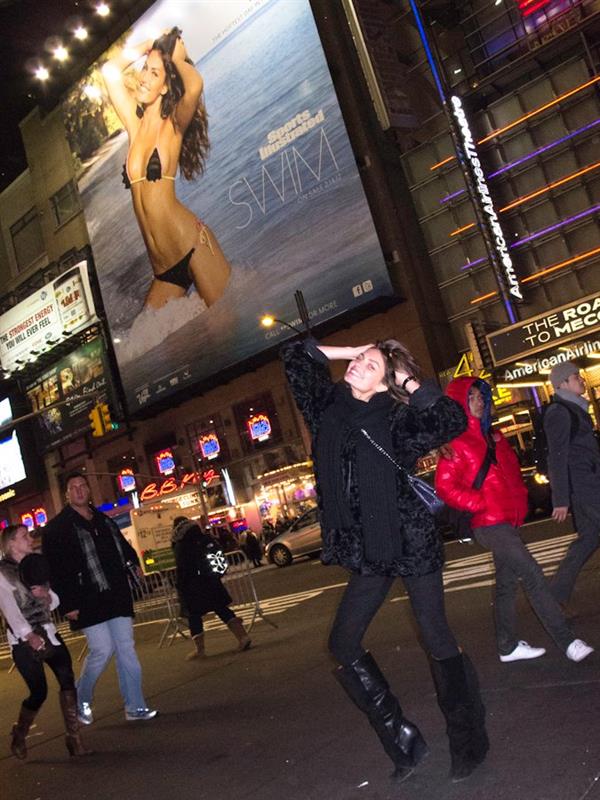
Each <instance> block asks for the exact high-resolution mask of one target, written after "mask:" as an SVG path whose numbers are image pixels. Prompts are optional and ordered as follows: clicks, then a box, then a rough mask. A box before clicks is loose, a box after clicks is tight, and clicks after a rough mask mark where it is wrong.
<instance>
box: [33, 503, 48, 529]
mask: <svg viewBox="0 0 600 800" xmlns="http://www.w3.org/2000/svg"><path fill="white" fill-rule="evenodd" d="M33 517H34V519H35V524H36V525H37V527H38V528H43V527H44V525H46V524H47V522H48V514H47V513H46V509H45V508H36V509H35V511H34V512H33Z"/></svg>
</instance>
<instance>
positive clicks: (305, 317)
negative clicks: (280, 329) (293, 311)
mask: <svg viewBox="0 0 600 800" xmlns="http://www.w3.org/2000/svg"><path fill="white" fill-rule="evenodd" d="M294 300H295V301H296V306H297V307H298V313H299V314H300V319H301V320H302V322H303V323H304V328H305V331H304V332H305V333H310V320H309V314H308V309H307V307H306V303H305V302H304V295H303V294H302V292H301V291H300V289H297V290H296V291H295V292H294ZM276 322H278V323H279V324H280V325H285V327H286V328H290V329H291V330H293V331H295V332H296V333H299V334H300V336H302V335H303V331H300V330H298V328H296V326H295V325H291V324H290V323H289V322H284V321H283V320H282V319H277V317H274V316H273V315H272V314H265V315H264V316H262V317H261V319H260V324H261V325H262V326H263V328H272V327H273V325H274V324H275V323H276Z"/></svg>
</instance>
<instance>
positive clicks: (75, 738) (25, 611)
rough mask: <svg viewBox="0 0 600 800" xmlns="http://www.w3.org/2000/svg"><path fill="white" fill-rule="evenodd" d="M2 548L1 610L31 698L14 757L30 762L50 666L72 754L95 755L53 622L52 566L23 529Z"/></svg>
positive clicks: (11, 529)
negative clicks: (30, 737)
mask: <svg viewBox="0 0 600 800" xmlns="http://www.w3.org/2000/svg"><path fill="white" fill-rule="evenodd" d="M1 544H2V554H3V556H2V559H0V611H1V612H2V615H3V616H4V619H5V620H6V626H7V633H8V641H9V644H10V646H11V655H12V658H13V661H14V663H15V666H16V668H17V670H18V671H19V673H20V674H21V677H22V678H23V680H24V681H25V683H26V684H27V687H28V689H29V693H30V694H29V697H27V698H26V699H25V700H24V701H23V703H22V705H21V709H20V712H19V718H18V720H17V722H15V724H14V725H13V728H12V734H11V735H12V739H11V745H10V749H11V752H12V754H13V755H14V756H15V757H16V758H19V759H24V758H26V757H27V734H28V732H29V729H30V727H31V725H32V724H33V721H34V720H35V718H36V716H37V713H38V711H39V710H40V708H41V707H42V705H43V704H44V701H45V700H46V697H47V694H48V684H47V682H46V675H45V672H44V662H46V663H47V664H48V666H49V667H50V669H51V670H52V672H54V675H55V676H56V679H57V681H58V684H59V686H60V694H59V699H60V708H61V711H62V715H63V718H64V723H65V731H66V737H65V743H66V745H67V750H68V751H69V755H71V756H84V755H88V754H89V753H91V750H88V749H87V748H86V747H85V746H84V744H83V742H82V741H81V737H80V735H79V722H78V720H77V691H76V689H75V677H74V675H73V666H72V663H71V656H70V654H69V651H68V649H67V647H66V645H65V643H64V642H63V640H62V638H61V636H60V634H59V633H58V631H57V630H56V627H55V626H54V624H53V622H52V617H51V611H52V610H53V609H55V608H56V607H57V606H58V604H59V599H58V596H57V595H56V594H55V593H54V592H53V591H52V590H51V589H50V587H49V570H48V564H47V562H46V560H45V558H44V557H43V556H41V555H39V554H37V553H33V543H32V540H31V536H30V534H29V531H28V530H27V528H26V527H25V526H24V525H9V526H8V527H7V528H5V529H4V530H3V531H2V536H1Z"/></svg>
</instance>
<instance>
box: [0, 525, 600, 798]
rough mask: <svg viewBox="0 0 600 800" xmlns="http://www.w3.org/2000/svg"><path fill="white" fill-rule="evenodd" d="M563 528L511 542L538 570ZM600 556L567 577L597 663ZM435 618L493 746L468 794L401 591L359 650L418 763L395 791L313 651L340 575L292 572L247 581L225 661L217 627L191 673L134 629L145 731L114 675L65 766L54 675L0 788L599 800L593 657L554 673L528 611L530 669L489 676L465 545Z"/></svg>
mask: <svg viewBox="0 0 600 800" xmlns="http://www.w3.org/2000/svg"><path fill="white" fill-rule="evenodd" d="M570 532H571V531H570V529H569V526H568V525H565V526H554V525H553V524H552V523H550V522H546V523H541V524H536V525H532V526H528V527H527V528H526V529H525V531H524V535H525V538H526V540H527V541H528V542H529V543H530V546H531V547H532V550H533V552H534V553H535V554H536V557H537V558H538V559H539V560H540V561H541V562H542V563H543V565H544V567H545V569H547V570H548V571H549V572H551V571H553V570H554V569H555V567H556V564H557V563H558V560H559V559H560V557H561V555H562V553H563V552H564V549H565V547H566V546H567V544H568V541H569V534H570ZM599 572H600V553H598V554H596V555H595V556H594V557H593V559H591V561H590V562H589V563H588V565H587V566H586V569H585V571H584V572H583V573H582V575H581V577H580V580H579V583H578V587H577V591H576V596H575V598H574V604H573V605H574V609H575V610H576V611H577V617H576V619H574V620H573V623H572V624H573V626H574V629H575V632H576V635H580V636H582V637H583V638H585V639H587V640H588V641H589V642H590V643H592V644H594V645H595V646H596V647H598V649H599V650H600V631H599V626H598V622H599V612H598V607H599V601H600V582H599V580H598V578H599ZM445 575H446V577H445V580H446V591H447V607H448V616H449V619H450V621H451V624H452V626H453V628H454V630H455V632H456V634H457V637H458V638H459V640H460V641H461V643H462V645H463V647H464V649H465V650H466V651H467V652H469V653H470V655H471V657H472V658H473V660H474V662H475V664H476V666H477V668H478V670H479V674H480V680H481V683H482V688H483V696H484V700H485V703H486V706H487V709H488V728H489V733H490V739H491V750H490V754H489V756H488V759H487V761H486V763H485V764H484V765H483V766H482V767H480V768H479V769H478V770H477V771H476V772H475V773H474V774H473V775H472V776H471V777H470V778H469V779H468V780H466V781H464V782H462V783H459V784H453V783H451V782H450V781H449V780H448V778H447V774H448V768H449V756H448V747H447V740H446V736H445V732H444V723H443V719H442V717H441V714H440V712H439V709H438V708H437V704H436V701H435V695H434V691H433V685H432V682H431V678H430V675H429V671H428V667H427V661H426V658H425V656H424V654H423V652H422V650H421V649H420V647H419V645H418V643H417V641H416V637H415V634H414V630H413V625H412V620H411V616H410V613H409V607H408V605H407V603H406V601H405V597H404V592H403V589H402V585H401V583H400V582H397V584H396V585H395V586H394V588H393V589H392V592H391V593H390V596H389V598H388V601H387V602H386V603H385V604H384V606H383V607H382V609H381V611H380V612H379V614H378V615H377V617H376V619H375V620H374V622H373V624H372V626H371V628H370V630H369V631H368V633H367V637H366V641H365V643H366V645H367V646H368V647H369V648H370V649H371V650H372V652H373V654H374V655H375V657H376V659H377V661H378V662H379V664H380V666H381V667H382V669H383V670H384V672H385V673H386V675H387V677H388V680H389V681H390V683H391V685H392V686H393V687H394V689H395V690H396V692H397V694H398V696H399V697H400V699H401V702H402V705H403V706H404V708H405V712H406V714H407V716H408V717H409V718H411V719H413V720H414V721H415V722H417V723H418V725H419V727H420V728H421V730H422V731H423V733H424V735H425V737H426V738H427V741H428V743H429V745H430V749H431V754H430V756H429V758H428V759H427V760H426V761H425V762H423V764H422V765H421V766H420V767H419V769H418V770H417V771H415V773H414V774H413V775H412V776H411V777H410V778H409V780H408V781H406V782H405V783H403V784H402V785H401V786H394V784H393V783H392V782H391V781H390V778H389V775H390V772H391V764H390V763H389V761H388V759H387V757H386V756H385V754H384V753H383V751H382V750H381V748H380V746H379V743H378V742H377V740H376V737H375V736H374V734H373V733H372V731H371V729H370V727H369V725H368V723H367V722H366V721H365V719H364V717H363V716H362V715H361V714H360V713H359V712H358V711H357V710H356V709H355V708H354V707H353V706H352V705H351V704H350V703H349V702H348V701H347V700H346V698H345V696H344V695H343V693H342V691H341V689H340V688H339V687H338V685H337V683H336V682H335V681H334V679H333V678H332V676H331V674H330V670H331V668H332V666H333V665H332V664H331V662H330V660H329V658H328V656H327V652H326V641H327V633H328V629H329V626H330V624H331V619H332V616H333V614H334V612H335V608H336V605H337V603H338V602H339V599H340V596H341V593H342V591H343V585H344V583H345V578H346V576H345V573H344V572H343V571H341V570H338V569H335V568H327V569H325V568H323V567H322V566H321V565H320V564H319V562H318V561H315V560H312V561H311V560H308V559H307V560H304V561H301V562H298V563H295V564H294V565H293V566H291V567H288V568H285V569H277V568H275V567H265V568H261V569H258V570H255V571H254V579H255V584H256V587H257V591H258V594H259V597H260V598H261V606H262V609H263V612H264V614H265V616H266V617H267V618H268V619H269V620H270V621H271V622H272V623H274V624H276V625H277V626H278V627H277V628H274V627H272V626H271V625H268V624H266V623H265V622H263V621H258V622H257V623H256V624H255V626H254V629H253V631H252V637H253V640H254V643H255V646H254V647H253V648H252V649H251V650H250V651H248V652H247V653H242V654H238V653H237V652H235V651H234V649H233V648H234V646H235V642H234V640H233V638H232V637H231V634H229V632H228V631H226V630H225V629H223V628H222V627H221V626H217V624H216V623H214V622H212V621H209V623H208V625H207V650H208V653H209V657H208V658H207V659H205V660H204V661H202V662H200V663H197V662H187V661H185V654H186V653H187V652H188V651H189V650H190V643H189V641H184V640H182V639H180V638H177V639H176V640H175V641H174V643H173V644H172V646H170V647H163V648H161V649H159V648H158V647H157V643H158V640H159V637H160V634H161V632H162V624H161V623H153V624H148V625H141V626H139V627H138V628H137V638H138V643H139V654H140V659H141V661H142V664H143V668H144V682H145V688H146V694H147V697H148V700H149V702H150V703H151V704H152V705H154V706H156V707H157V708H159V709H160V716H159V717H157V718H156V719H155V720H153V721H151V722H145V723H142V722H125V719H124V715H123V712H122V710H121V709H120V697H119V694H118V689H117V682H116V676H115V673H114V669H113V668H112V667H111V668H110V669H109V670H108V671H107V673H106V674H105V675H104V676H103V677H102V678H101V680H100V682H99V684H98V687H97V696H96V703H95V714H96V722H95V723H94V725H93V726H91V727H89V728H87V729H85V730H84V735H85V740H86V743H87V744H88V745H89V746H91V747H93V748H94V750H95V754H94V755H92V756H90V757H88V758H85V759H78V760H73V759H69V757H68V755H67V753H66V749H65V747H64V741H63V735H62V726H61V722H60V717H59V711H58V702H57V695H56V693H55V691H54V688H55V685H54V684H53V678H50V679H49V680H50V683H51V694H50V696H49V699H48V701H47V703H46V705H45V706H44V707H43V709H42V711H41V712H40V715H39V717H38V724H37V725H36V727H35V728H34V729H33V730H32V735H31V737H30V739H29V747H30V756H29V758H28V760H27V762H25V763H21V762H18V761H17V760H15V759H14V758H12V757H10V756H9V750H8V737H4V736H3V737H2V739H1V740H0V787H1V789H0V791H1V796H2V798H10V800H37V798H39V799H40V800H55V799H56V800H59V798H77V799H78V800H79V798H81V800H84V799H87V798H94V800H96V799H97V800H113V798H114V799H115V800H116V798H119V800H122V798H127V799H128V800H138V798H140V799H141V798H152V799H154V798H161V799H162V798H173V800H175V799H177V800H180V799H181V800H188V798H189V800H192V798H193V800H203V799H204V798H206V799H207V800H209V798H210V800H358V799H359V798H362V800H386V799H387V798H402V799H403V800H424V798H427V800H442V799H443V800H458V798H460V800H506V798H510V799H511V800H600V744H599V743H598V735H597V731H598V713H599V711H600V684H599V678H600V675H599V665H600V654H598V653H594V654H593V655H592V656H590V658H588V659H587V660H586V661H584V662H582V663H581V664H573V663H571V662H569V661H568V660H567V659H566V658H565V656H564V655H563V654H562V653H560V652H559V651H558V650H557V649H556V648H555V647H554V646H553V644H552V642H551V641H550V640H549V639H548V637H547V635H546V634H545V632H544V631H543V630H542V628H541V627H540V625H539V623H538V622H537V620H536V618H535V617H534V616H533V613H532V612H531V610H530V609H529V607H528V605H527V603H526V602H525V601H524V600H522V601H521V603H520V623H521V631H520V635H521V636H522V637H523V638H524V639H526V640H528V641H529V642H530V643H532V644H536V645H542V646H544V647H546V648H547V650H548V652H547V654H546V656H544V657H543V658H541V659H539V660H536V661H529V662H517V663H514V664H501V663H500V662H499V660H498V658H497V654H496V651H495V647H494V637H493V629H492V608H491V585H492V582H493V571H492V569H491V567H490V565H489V559H488V558H487V556H486V554H484V553H483V552H482V551H481V550H480V549H479V548H478V547H476V546H469V545H459V544H449V545H448V546H447V567H446V573H445ZM71 646H72V652H73V653H74V655H77V654H78V652H79V650H80V647H79V644H78V643H77V642H74V643H73V644H72V645H71ZM8 667H9V662H8V661H7V660H3V661H0V708H1V709H2V715H1V720H2V721H1V723H0V724H1V726H2V727H3V728H4V729H5V730H6V732H7V733H8V731H9V729H10V723H11V721H12V719H14V716H15V714H16V711H17V709H18V705H19V702H20V700H21V699H22V697H23V696H24V690H23V684H22V682H21V679H20V677H19V676H18V675H17V674H16V673H15V672H12V673H10V674H9V673H8Z"/></svg>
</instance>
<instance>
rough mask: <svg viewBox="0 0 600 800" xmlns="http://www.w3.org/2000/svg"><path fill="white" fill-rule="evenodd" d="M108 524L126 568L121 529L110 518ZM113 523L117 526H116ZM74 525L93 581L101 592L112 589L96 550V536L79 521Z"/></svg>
mask: <svg viewBox="0 0 600 800" xmlns="http://www.w3.org/2000/svg"><path fill="white" fill-rule="evenodd" d="M107 524H108V527H109V529H110V533H111V535H112V537H113V539H114V542H115V545H116V547H117V550H118V552H119V555H120V556H121V563H122V564H123V569H125V556H124V555H123V548H122V546H121V538H120V531H119V529H118V528H117V526H116V525H115V523H113V522H112V520H110V519H108V520H107ZM113 525H114V526H115V527H114V528H113ZM74 527H75V533H76V534H77V538H78V539H79V544H80V545H81V549H82V551H83V555H84V558H85V561H86V565H87V568H88V572H89V575H90V579H91V581H92V583H93V584H94V586H95V587H96V589H97V590H98V591H99V592H106V591H108V590H109V589H110V584H109V582H108V581H107V580H106V575H105V574H104V570H103V569H102V564H101V563H100V559H99V558H98V551H97V550H96V545H95V543H94V537H93V536H92V534H91V533H90V532H89V531H88V530H87V528H84V527H82V526H80V525H77V523H75V526H74ZM115 528H116V531H115Z"/></svg>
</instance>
